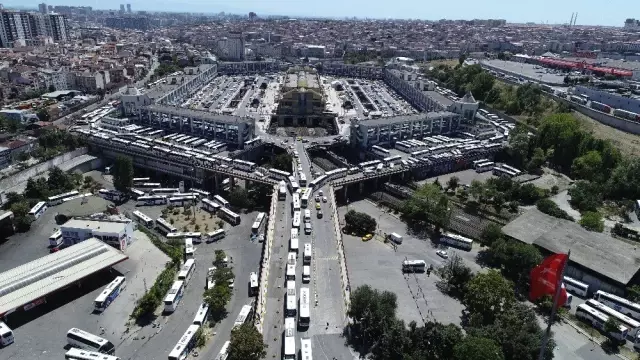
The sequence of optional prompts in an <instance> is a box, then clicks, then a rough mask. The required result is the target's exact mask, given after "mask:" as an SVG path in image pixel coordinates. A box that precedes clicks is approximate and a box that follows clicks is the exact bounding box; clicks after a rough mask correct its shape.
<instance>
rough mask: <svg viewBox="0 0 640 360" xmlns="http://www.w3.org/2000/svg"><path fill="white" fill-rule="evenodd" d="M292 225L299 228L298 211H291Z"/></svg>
mask: <svg viewBox="0 0 640 360" xmlns="http://www.w3.org/2000/svg"><path fill="white" fill-rule="evenodd" d="M292 226H293V227H294V228H300V211H296V212H294V213H293V220H292Z"/></svg>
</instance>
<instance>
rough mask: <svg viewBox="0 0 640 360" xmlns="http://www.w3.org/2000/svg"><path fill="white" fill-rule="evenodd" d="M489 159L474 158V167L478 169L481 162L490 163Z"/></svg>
mask: <svg viewBox="0 0 640 360" xmlns="http://www.w3.org/2000/svg"><path fill="white" fill-rule="evenodd" d="M488 162H489V159H480V160H474V161H473V163H472V164H473V168H474V169H476V168H477V167H478V166H479V165H480V164H484V163H488Z"/></svg>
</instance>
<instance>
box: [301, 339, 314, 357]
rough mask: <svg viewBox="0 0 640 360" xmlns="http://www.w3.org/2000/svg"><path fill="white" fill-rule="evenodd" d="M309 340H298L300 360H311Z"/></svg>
mask: <svg viewBox="0 0 640 360" xmlns="http://www.w3.org/2000/svg"><path fill="white" fill-rule="evenodd" d="M312 354H313V352H312V351H311V339H300V360H313V355H312Z"/></svg>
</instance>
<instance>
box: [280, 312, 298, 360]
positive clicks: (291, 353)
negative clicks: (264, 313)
mask: <svg viewBox="0 0 640 360" xmlns="http://www.w3.org/2000/svg"><path fill="white" fill-rule="evenodd" d="M289 319H291V321H293V322H294V324H293V327H287V326H286V325H287V320H289ZM283 347H284V354H283V355H282V358H283V359H284V360H295V359H296V330H295V319H292V318H286V319H285V330H284V346H283Z"/></svg>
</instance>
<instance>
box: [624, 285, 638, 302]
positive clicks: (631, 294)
mask: <svg viewBox="0 0 640 360" xmlns="http://www.w3.org/2000/svg"><path fill="white" fill-rule="evenodd" d="M627 297H628V298H629V300H631V301H633V302H638V301H640V285H633V286H631V287H628V288H627Z"/></svg>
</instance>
